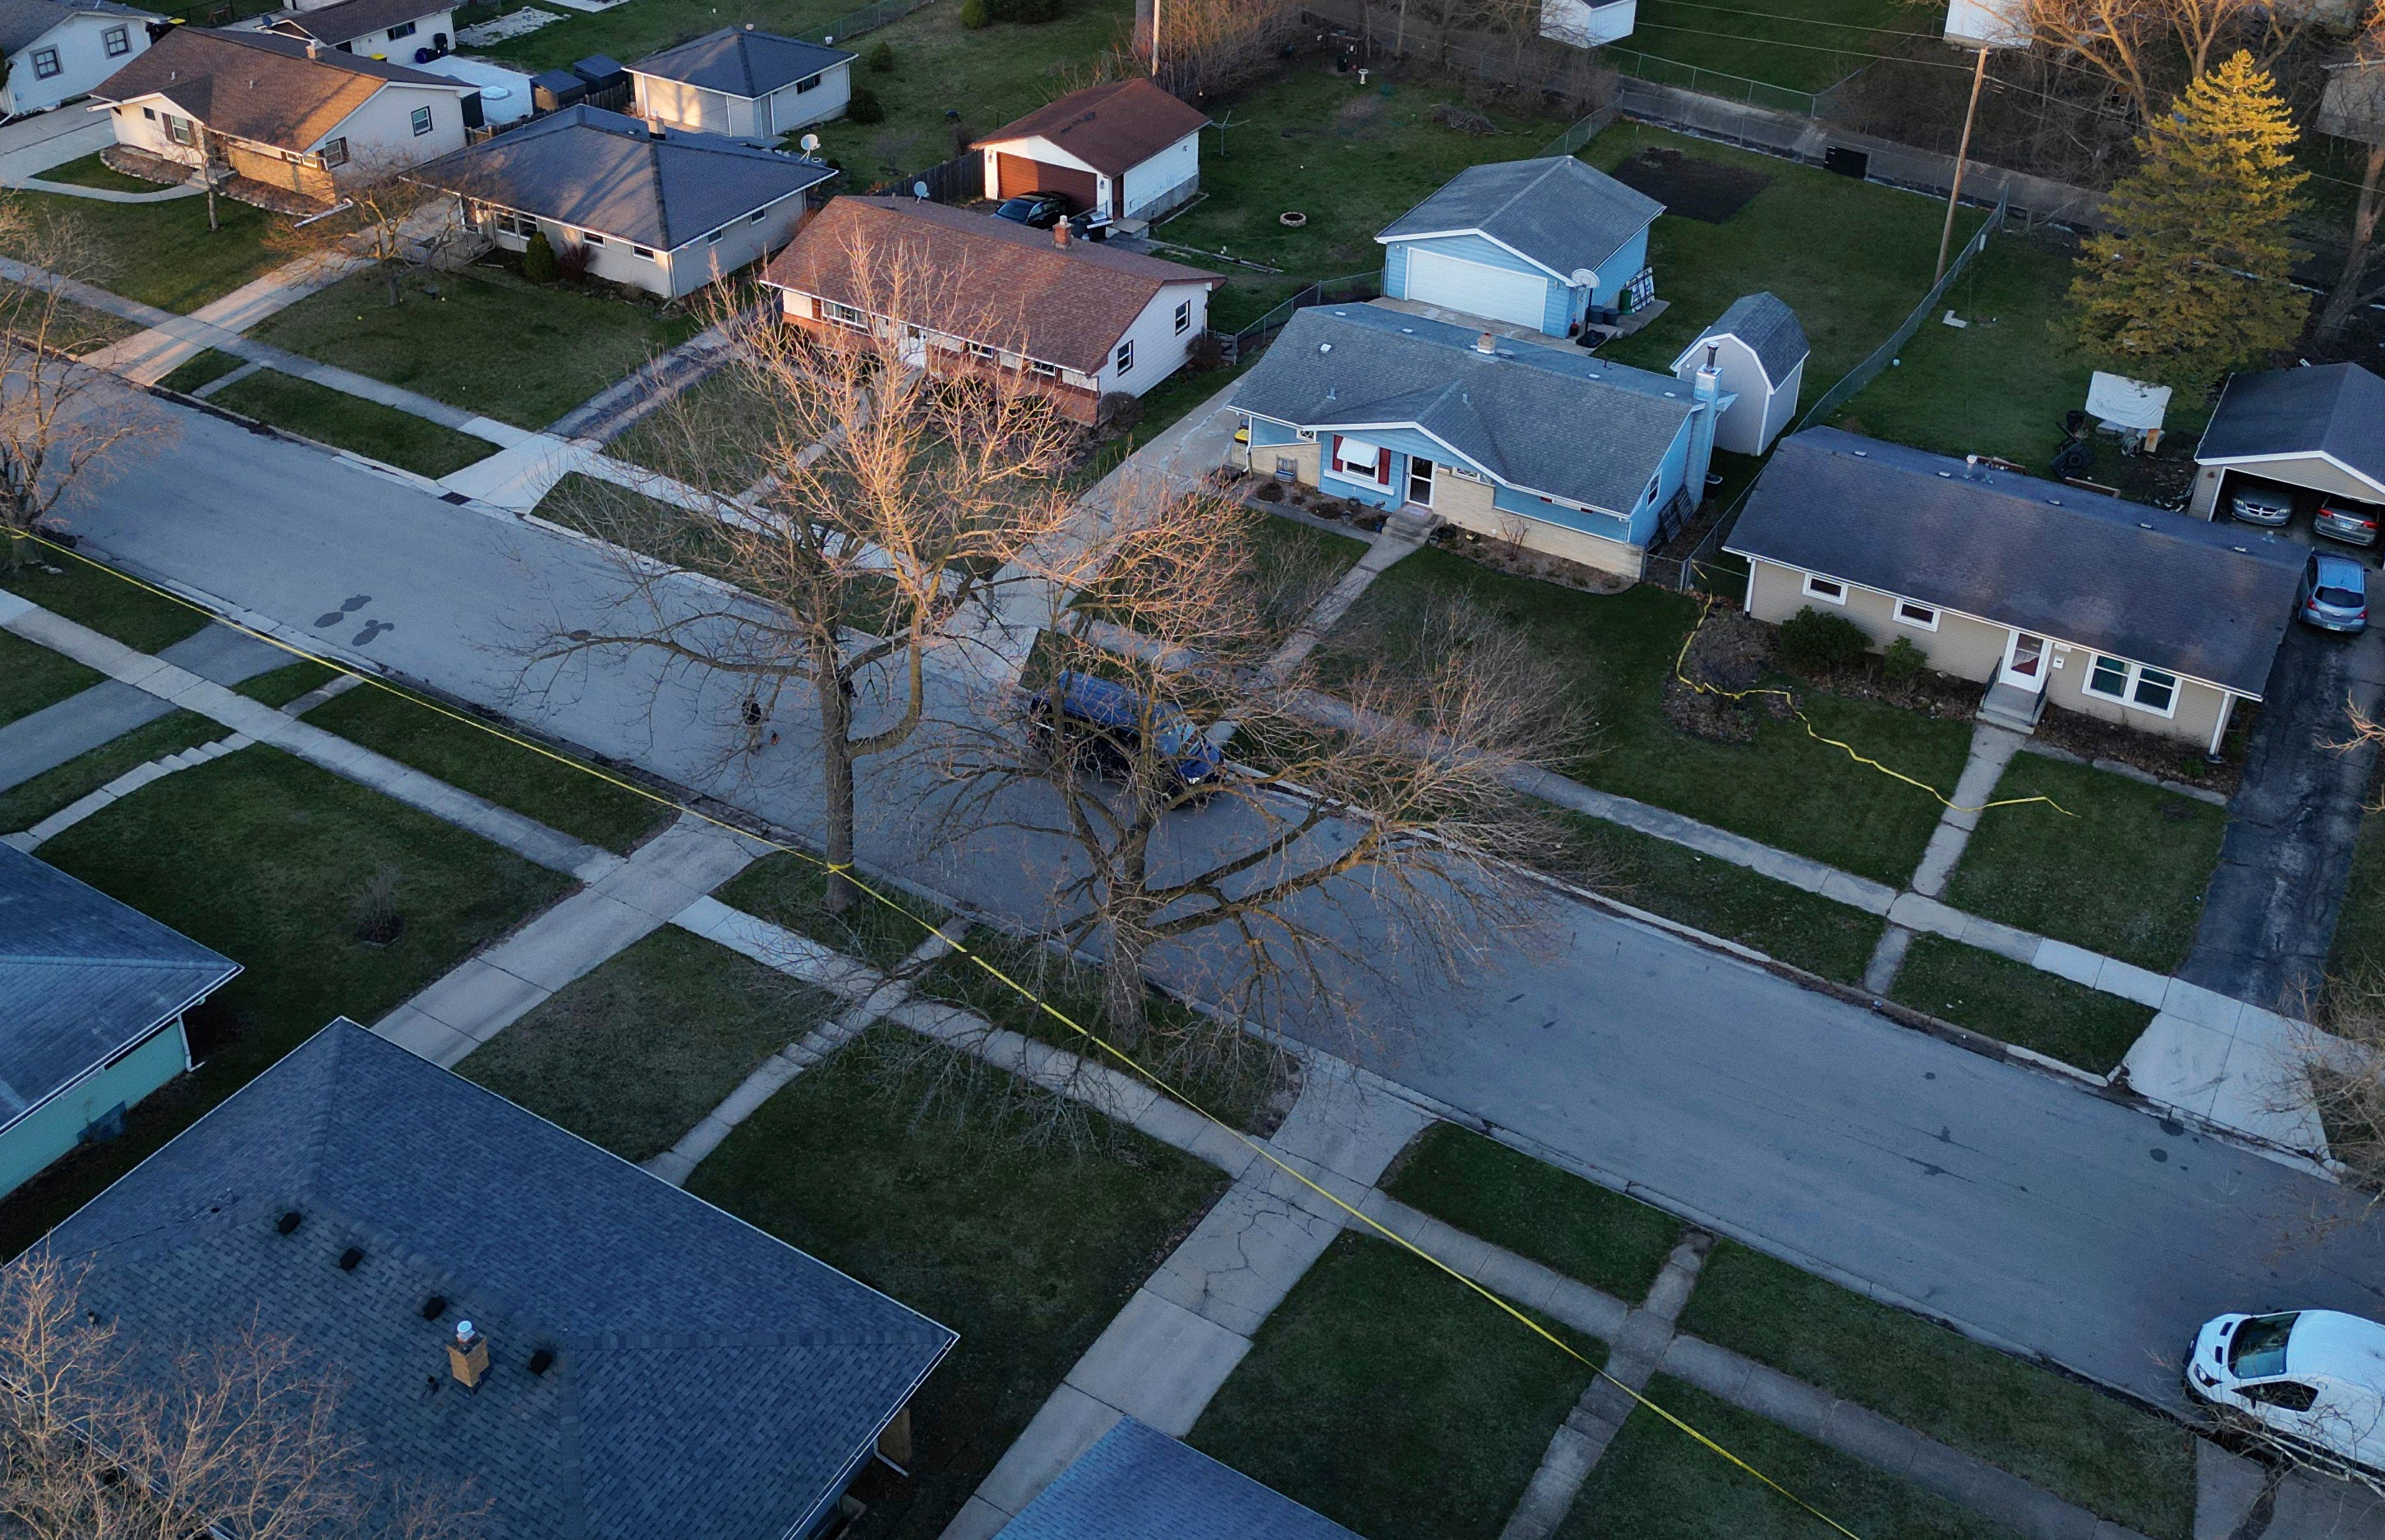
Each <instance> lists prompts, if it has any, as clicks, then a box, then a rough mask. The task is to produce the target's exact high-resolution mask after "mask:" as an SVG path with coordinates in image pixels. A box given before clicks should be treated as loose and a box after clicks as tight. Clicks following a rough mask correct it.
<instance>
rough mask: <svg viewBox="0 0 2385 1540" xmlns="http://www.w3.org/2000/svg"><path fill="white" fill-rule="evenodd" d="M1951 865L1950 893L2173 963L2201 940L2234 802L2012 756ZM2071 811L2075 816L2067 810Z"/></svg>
mask: <svg viewBox="0 0 2385 1540" xmlns="http://www.w3.org/2000/svg"><path fill="white" fill-rule="evenodd" d="M1995 796H1996V800H1998V801H2004V800H2007V799H2011V798H2016V797H2032V796H2038V797H2051V798H2052V799H2054V801H2055V802H2056V803H2058V804H2059V805H2060V806H2061V808H2062V809H2064V810H2065V812H2056V811H2055V810H2054V808H2053V807H2049V806H2047V805H2046V804H2045V803H2042V802H2032V803H2029V804H2027V805H2025V806H2021V807H1999V808H1991V809H1989V810H1988V811H1987V812H1986V813H1983V814H1981V815H1980V818H1979V828H1978V829H1977V830H1976V831H1975V832H1974V833H1973V834H1972V836H1971V842H1970V844H1969V845H1968V846H1967V847H1966V848H1965V850H1964V851H1963V859H1962V861H1961V863H1959V864H1958V865H1957V866H1956V867H1955V868H1954V881H1953V882H1952V883H1950V884H1949V885H1948V886H1947V889H1946V901H1947V902H1948V903H1951V904H1953V905H1954V907H1955V908H1957V909H1964V910H1968V911H1969V912H1971V913H1974V914H1984V915H1986V916H1987V917H1988V918H1989V919H1992V920H2002V921H2004V923H2005V924H2006V925H2018V926H2020V927H2021V928H2022V929H2024V930H2033V931H2035V932H2037V933H2038V934H2039V935H2041V936H2053V937H2058V938H2061V939H2063V940H2065V941H2070V942H2075V943H2076V944H2078V945H2079V946H2082V947H2085V948H2087V949H2089V950H2092V951H2100V952H2103V953H2104V954H2105V955H2106V956H2110V957H2118V958H2122V959H2125V960H2126V961H2128V962H2130V963H2136V964H2138V965H2139V966H2141V967H2146V968H2151V969H2153V970H2154V972H2155V973H2163V974H2166V973H2168V972H2169V971H2171V970H2172V969H2173V968H2176V967H2177V966H2178V965H2179V963H2180V962H2182V961H2184V960H2185V957H2186V952H2187V949H2188V948H2189V947H2191V946H2192V945H2193V944H2194V927H2195V924H2196V922H2197V920H2198V919H2200V918H2201V916H2202V913H2203V890H2204V888H2205V887H2206V886H2208V885H2209V883H2210V881H2211V873H2212V869H2213V868H2214V867H2216V865H2218V863H2219V837H2220V835H2221V833H2222V832H2223V831H2224V830H2225V829H2226V827H2227V824H2228V813H2227V810H2226V809H2225V808H2216V807H2213V806H2212V805H2211V804H2210V803H2208V802H2204V801H2197V800H2196V799H2194V798H2191V797H2180V796H2177V795H2175V794H2173V793H2171V792H2167V791H2164V790H2162V789H2160V788H2158V787H2152V786H2146V785H2145V784H2143V783H2142V782H2141V781H2133V780H2130V779H2129V778H2128V777H2126V776H2115V775H2113V774H2111V773H2110V772H2109V771H2105V770H2097V769H2094V768H2093V767H2092V766H2089V765H2084V764H2065V763H2064V762H2062V761H2060V760H2055V759H2048V758H2046V757H2045V756H2044V755H2042V754H2029V753H2021V754H2015V755H2014V756H2013V762H2012V765H2011V767H2010V768H2009V769H2007V770H2005V772H2004V778H2003V779H2002V780H2000V781H1998V782H1997V783H1996V791H1995ZM2065 813H2067V814H2069V815H2068V816H2066V815H2065Z"/></svg>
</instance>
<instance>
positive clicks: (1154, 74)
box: [1151, 0, 1159, 80]
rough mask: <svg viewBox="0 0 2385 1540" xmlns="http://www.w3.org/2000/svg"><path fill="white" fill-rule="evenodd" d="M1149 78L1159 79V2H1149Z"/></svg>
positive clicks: (1156, 0) (1157, 0)
mask: <svg viewBox="0 0 2385 1540" xmlns="http://www.w3.org/2000/svg"><path fill="white" fill-rule="evenodd" d="M1151 78H1152V79H1153V80H1157V79H1159V0H1151Z"/></svg>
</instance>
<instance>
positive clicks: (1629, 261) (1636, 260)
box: [1590, 229, 1648, 307]
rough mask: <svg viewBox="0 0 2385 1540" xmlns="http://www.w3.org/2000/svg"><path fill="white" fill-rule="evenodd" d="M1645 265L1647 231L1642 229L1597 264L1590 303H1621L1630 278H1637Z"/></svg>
mask: <svg viewBox="0 0 2385 1540" xmlns="http://www.w3.org/2000/svg"><path fill="white" fill-rule="evenodd" d="M1646 266H1648V231H1647V230H1645V229H1642V230H1641V231H1640V233H1639V234H1637V235H1635V236H1633V237H1632V238H1631V239H1630V240H1629V241H1626V242H1623V244H1622V245H1620V246H1618V247H1617V248H1616V249H1615V254H1614V255H1611V256H1609V257H1608V258H1607V259H1606V260H1605V261H1604V262H1602V263H1600V264H1599V265H1598V267H1596V269H1595V271H1596V272H1597V274H1598V282H1597V284H1596V285H1595V286H1594V287H1593V288H1592V291H1591V300H1590V303H1591V304H1599V305H1605V306H1609V307H1612V306H1615V305H1618V304H1622V303H1623V292H1624V291H1625V290H1626V289H1628V288H1630V286H1631V280H1632V279H1635V278H1638V277H1639V276H1640V269H1641V268H1642V267H1646Z"/></svg>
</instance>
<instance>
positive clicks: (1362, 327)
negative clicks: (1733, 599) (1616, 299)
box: [1232, 304, 1696, 514]
mask: <svg viewBox="0 0 2385 1540" xmlns="http://www.w3.org/2000/svg"><path fill="white" fill-rule="evenodd" d="M1478 335H1479V333H1477V332H1475V331H1473V330H1471V329H1467V328H1466V327H1459V326H1450V325H1447V324H1445V323H1443V322H1440V321H1430V320H1427V319H1425V318H1424V317H1420V316H1411V315H1408V314H1406V313H1405V312H1402V311H1397V310H1390V309H1386V308H1384V307H1382V306H1380V305H1374V304H1353V305H1333V306H1330V307H1328V306H1322V305H1319V306H1314V307H1312V308H1309V309H1306V310H1303V311H1300V312H1298V313H1297V314H1295V315H1294V316H1293V317H1292V320H1291V321H1290V322H1289V323H1288V324H1286V326H1285V327H1284V329H1283V331H1282V334H1281V335H1280V336H1278V337H1277V338H1276V340H1275V342H1274V343H1273V345H1271V346H1270V347H1268V349H1267V353H1266V354H1264V355H1263V356H1262V357H1261V358H1260V359H1259V361H1258V363H1257V364H1256V365H1255V366H1254V367H1253V368H1252V370H1251V372H1250V373H1249V374H1246V375H1244V376H1243V377H1242V383H1241V384H1240V385H1239V386H1237V387H1236V388H1235V391H1234V396H1233V401H1232V405H1233V407H1234V409H1235V410H1236V411H1240V412H1255V413H1257V414H1258V415H1259V416H1264V417H1273V418H1275V419H1277V420H1278V421H1280V422H1289V423H1293V424H1296V425H1298V426H1300V427H1303V428H1334V429H1337V430H1338V429H1349V430H1353V431H1355V430H1357V429H1361V428H1368V427H1384V426H1413V427H1415V428H1417V429H1419V430H1420V431H1422V432H1425V433H1429V434H1430V435H1431V436H1432V437H1434V438H1436V439H1438V440H1440V441H1442V442H1443V443H1445V444H1447V445H1448V446H1449V447H1450V448H1451V449H1453V450H1455V451H1456V452H1457V453H1460V454H1463V455H1465V456H1466V457H1467V459H1468V460H1470V461H1472V462H1473V463H1474V464H1475V465H1476V466H1479V467H1480V468H1481V469H1483V470H1485V471H1487V472H1489V473H1490V474H1491V475H1492V476H1494V477H1497V478H1499V479H1500V480H1502V481H1505V482H1506V483H1508V484H1509V485H1510V486H1515V487H1520V488H1526V489H1529V490H1530V491H1536V492H1545V493H1549V494H1551V495H1553V496H1556V497H1562V498H1566V499H1568V500H1570V501H1572V502H1576V503H1586V504H1588V505H1590V506H1591V507H1593V508H1599V509H1604V510H1605V511H1606V512H1608V513H1613V514H1626V513H1629V512H1630V510H1631V509H1632V507H1633V506H1634V505H1636V504H1637V503H1639V501H1640V497H1641V494H1642V492H1643V491H1645V490H1646V488H1647V485H1648V478H1650V477H1652V476H1654V475H1655V474H1656V471H1657V469H1658V467H1659V466H1662V465H1663V463H1664V459H1665V453H1666V451H1667V450H1668V449H1670V448H1671V447H1672V443H1673V440H1674V439H1675V438H1676V437H1678V436H1679V432H1680V428H1681V425H1682V424H1683V423H1684V422H1687V421H1688V420H1689V418H1690V416H1691V414H1692V411H1694V410H1695V406H1696V404H1695V403H1694V402H1692V400H1691V398H1690V389H1689V387H1688V386H1686V385H1684V384H1682V383H1681V382H1680V381H1679V380H1678V379H1673V378H1672V377H1671V376H1670V375H1660V374H1650V373H1648V372H1646V371H1644V370H1642V369H1633V368H1627V367H1625V366H1621V365H1617V364H1609V363H1605V362H1603V361H1601V360H1600V359H1597V358H1594V357H1592V356H1591V355H1590V354H1585V353H1581V352H1580V351H1579V350H1571V349H1560V348H1551V347H1541V346H1539V345H1537V344H1534V343H1530V342H1521V343H1517V344H1516V345H1515V346H1514V347H1513V348H1512V349H1510V348H1504V347H1503V348H1502V349H1501V351H1500V352H1498V353H1497V354H1482V353H1479V352H1477V351H1476V350H1475V346H1474V343H1475V339H1476V338H1477V336H1478Z"/></svg>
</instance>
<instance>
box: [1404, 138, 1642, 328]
mask: <svg viewBox="0 0 2385 1540" xmlns="http://www.w3.org/2000/svg"><path fill="white" fill-rule="evenodd" d="M1664 212H1665V205H1663V204H1660V203H1658V202H1657V201H1656V200H1655V199H1654V198H1652V197H1650V196H1648V195H1647V194H1646V193H1644V192H1638V191H1636V190H1635V189H1632V188H1629V187H1626V186H1624V185H1623V184H1622V183H1621V182H1619V181H1617V180H1615V179H1614V178H1613V177H1610V176H1608V175H1607V174H1606V173H1605V172H1604V171H1598V170H1593V169H1592V168H1590V167H1588V166H1585V165H1583V164H1582V163H1581V162H1580V161H1578V160H1576V159H1574V158H1573V157H1572V156H1571V155H1551V156H1548V157H1547V158H1545V159H1542V160H1506V161H1494V162H1492V163H1491V164H1488V165H1483V166H1469V167H1467V168H1466V169H1465V170H1463V171H1460V172H1459V173H1458V174H1457V175H1455V177H1452V178H1451V179H1450V180H1448V182H1447V183H1446V184H1444V185H1443V186H1442V189H1441V191H1439V192H1435V193H1434V194H1433V195H1432V196H1430V197H1429V198H1427V199H1426V200H1425V201H1424V202H1422V203H1420V204H1418V205H1416V206H1415V207H1414V208H1412V209H1409V210H1408V211H1407V212H1406V213H1405V214H1403V215H1401V216H1400V217H1398V218H1396V219H1394V220H1392V222H1391V223H1390V224H1389V225H1387V226H1385V227H1384V229H1383V231H1382V233H1381V234H1380V235H1378V236H1376V237H1375V239H1376V240H1378V241H1380V242H1382V244H1383V297H1384V298H1386V299H1402V300H1414V301H1416V302H1417V303H1418V304H1430V305H1438V306H1440V307H1442V308H1443V309H1447V310H1455V311H1457V312H1459V313H1460V314H1462V315H1467V316H1480V317H1486V318H1488V319H1491V320H1494V321H1508V322H1512V323H1514V324H1515V325H1517V326H1528V327H1531V328H1534V329H1537V330H1539V331H1541V332H1542V333H1544V334H1546V335H1548V336H1551V337H1570V336H1572V335H1574V334H1575V333H1576V332H1579V331H1580V329H1582V325H1583V323H1584V322H1585V321H1588V320H1591V319H1592V318H1594V317H1608V316H1612V315H1620V314H1622V313H1624V312H1626V311H1630V310H1636V309H1638V308H1639V307H1640V306H1642V305H1643V304H1647V303H1648V302H1649V301H1650V300H1652V299H1654V298H1655V294H1656V279H1655V274H1654V273H1652V272H1651V271H1650V270H1649V267H1648V227H1649V226H1650V225H1653V224H1655V222H1656V216H1658V215H1659V214H1662V213H1664Z"/></svg>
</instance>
